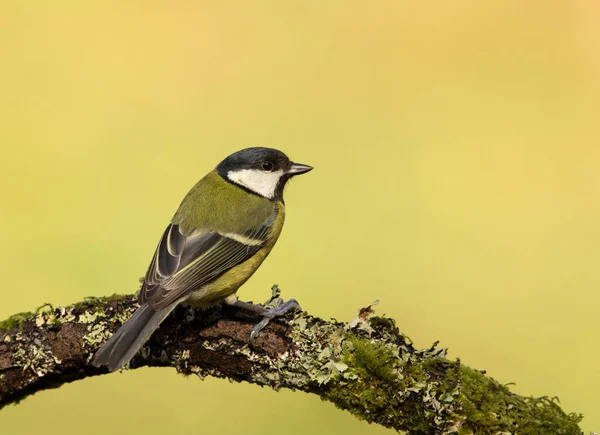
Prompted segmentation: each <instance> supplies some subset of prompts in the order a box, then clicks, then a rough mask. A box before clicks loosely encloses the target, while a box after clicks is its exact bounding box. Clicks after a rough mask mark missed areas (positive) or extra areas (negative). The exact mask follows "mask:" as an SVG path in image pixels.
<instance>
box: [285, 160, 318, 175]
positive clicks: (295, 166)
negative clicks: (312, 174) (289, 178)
mask: <svg viewBox="0 0 600 435" xmlns="http://www.w3.org/2000/svg"><path fill="white" fill-rule="evenodd" d="M312 169H313V167H312V166H308V165H303V164H302V163H292V166H291V167H290V169H288V170H287V174H289V175H299V174H305V173H306V172H308V171H312Z"/></svg>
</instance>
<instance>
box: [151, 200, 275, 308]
mask: <svg viewBox="0 0 600 435" xmlns="http://www.w3.org/2000/svg"><path fill="white" fill-rule="evenodd" d="M275 213H276V211H274V213H273V215H272V216H271V217H270V218H269V219H268V220H267V221H266V222H265V223H264V224H263V225H261V226H260V227H258V228H254V229H252V230H250V231H246V232H245V233H243V234H237V233H220V232H217V231H200V230H192V231H190V232H189V234H183V233H182V232H181V228H180V227H179V225H177V224H174V223H171V224H170V225H169V226H168V227H167V228H166V230H165V232H164V233H163V236H162V238H161V240H160V242H159V244H158V247H157V248H156V252H155V254H154V257H153V259H152V262H151V263H150V266H149V268H148V272H147V273H146V277H145V279H144V282H143V284H142V288H141V289H140V293H139V300H140V303H146V302H149V303H150V304H151V305H152V307H153V308H154V309H160V308H162V307H165V306H168V305H169V304H171V303H172V302H174V301H175V300H177V299H180V298H182V297H184V296H185V294H186V293H189V292H192V291H194V290H196V289H198V288H200V287H201V286H202V285H204V284H207V283H208V282H210V281H211V280H213V279H215V278H217V277H218V276H219V275H221V274H222V273H224V272H226V271H227V270H229V269H230V268H232V267H234V266H236V265H238V264H240V263H242V262H244V261H245V260H247V259H248V258H250V257H251V256H252V255H254V254H255V253H256V252H257V251H258V250H259V249H260V248H262V247H263V246H264V244H265V243H266V240H267V236H268V234H269V231H270V230H271V225H272V223H273V221H274V219H275V216H276V214H275Z"/></svg>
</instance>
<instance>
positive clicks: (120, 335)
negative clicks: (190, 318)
mask: <svg viewBox="0 0 600 435" xmlns="http://www.w3.org/2000/svg"><path fill="white" fill-rule="evenodd" d="M176 305H177V304H171V305H169V306H168V307H165V308H163V309H160V310H154V308H152V307H151V306H150V305H148V304H144V305H142V306H141V307H139V308H138V309H137V310H136V311H135V313H133V314H132V316H131V317H130V318H129V320H127V322H125V323H124V324H123V325H122V326H121V327H120V328H119V330H118V331H117V332H115V333H114V334H113V336H112V337H111V338H110V339H109V340H108V341H107V342H106V343H104V345H103V346H102V347H101V348H100V350H98V352H96V355H95V356H94V360H93V361H92V365H94V366H96V367H100V366H108V369H109V370H110V371H111V372H114V371H115V370H119V369H121V368H123V366H124V365H126V364H127V363H128V362H129V361H131V359H132V358H133V357H134V356H135V354H136V353H138V351H139V350H140V348H141V347H142V346H143V345H144V343H146V341H148V339H149V338H150V336H151V335H152V333H153V332H154V331H155V330H156V329H157V328H158V327H159V325H160V324H161V323H162V321H163V320H164V319H165V317H167V316H168V315H169V313H170V312H171V311H173V309H174V308H175V306H176Z"/></svg>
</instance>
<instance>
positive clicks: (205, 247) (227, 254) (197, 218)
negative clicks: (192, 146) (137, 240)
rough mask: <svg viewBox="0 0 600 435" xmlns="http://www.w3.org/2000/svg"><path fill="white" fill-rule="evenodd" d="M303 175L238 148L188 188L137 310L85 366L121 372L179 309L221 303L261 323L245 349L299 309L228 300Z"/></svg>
mask: <svg viewBox="0 0 600 435" xmlns="http://www.w3.org/2000/svg"><path fill="white" fill-rule="evenodd" d="M311 169H312V167H310V166H308V165H303V164H300V163H294V162H292V161H290V159H289V158H288V157H287V156H286V155H285V154H284V153H282V152H281V151H278V150H276V149H272V148H258V147H257V148H246V149H243V150H241V151H238V152H236V153H233V154H232V155H230V156H229V157H227V158H226V159H225V160H223V161H222V162H221V163H219V165H218V166H217V167H216V168H215V169H214V170H213V171H212V172H210V173H208V174H207V175H206V176H205V177H204V178H202V179H201V180H200V181H199V182H198V183H196V185H195V186H194V187H193V188H192V189H191V190H190V191H189V193H188V194H187V195H186V196H185V198H184V199H183V201H182V202H181V205H180V206H179V208H178V209H177V212H176V213H175V216H173V219H172V220H171V223H170V224H169V225H168V226H167V229H166V230H165V232H164V233H163V235H162V238H161V239H160V242H159V244H158V247H157V248H156V252H155V253H154V257H153V258H152V261H151V263H150V267H149V268H148V272H147V273H146V276H145V278H144V280H143V283H142V287H141V289H140V291H139V293H138V300H139V303H140V307H139V308H138V309H137V310H136V311H135V312H134V313H133V315H132V316H131V318H130V319H129V320H127V322H125V323H124V324H123V325H122V326H121V328H120V329H119V330H118V331H117V332H116V333H115V334H114V335H113V336H112V337H111V338H110V339H109V340H108V341H107V342H106V343H105V344H104V346H102V347H101V348H100V350H99V351H98V352H97V353H96V355H95V356H94V360H93V361H92V364H93V365H94V366H96V367H100V366H108V369H109V370H110V371H115V370H118V369H120V368H122V367H123V366H124V365H126V364H127V363H129V361H130V360H131V359H132V358H133V357H134V356H135V354H136V353H137V352H138V351H139V349H140V348H141V347H142V346H143V345H144V343H145V342H146V341H147V340H148V339H149V338H150V336H151V335H152V333H153V332H154V330H156V328H158V326H159V325H160V324H161V322H162V321H163V320H164V319H165V317H167V315H168V314H169V313H170V312H171V311H173V309H174V308H175V307H176V306H177V305H179V304H181V303H186V304H190V305H193V306H200V307H207V306H211V305H214V304H217V303H220V302H225V303H227V304H230V305H233V306H237V307H240V308H243V309H246V310H250V311H253V312H255V313H258V314H260V315H262V316H263V320H262V321H261V322H260V323H259V324H258V325H256V326H255V327H254V329H253V331H252V334H251V336H250V343H251V344H252V342H253V340H254V338H255V337H256V336H257V335H258V333H259V331H260V330H261V329H262V328H264V326H266V324H267V323H268V322H269V320H270V319H271V318H273V317H275V316H280V315H283V314H285V313H286V312H288V311H289V310H291V309H295V308H299V305H298V303H297V302H296V301H295V300H294V299H290V300H289V301H287V302H284V303H281V304H280V305H279V306H277V307H275V308H271V309H269V308H264V307H261V306H258V305H253V304H251V303H248V302H242V301H240V300H238V298H237V296H236V292H237V290H238V288H239V287H240V286H241V285H242V284H244V283H245V282H246V281H247V280H248V278H250V277H251V276H252V274H253V273H254V272H256V270H257V269H258V267H259V266H260V265H261V264H262V262H263V261H264V260H265V258H266V257H267V255H269V253H270V252H271V249H272V248H273V246H274V245H275V242H276V241H277V239H278V237H279V234H280V233H281V229H282V227H283V222H284V218H285V206H284V202H283V188H284V187H285V185H286V183H287V182H288V181H289V180H290V178H292V177H293V176H295V175H299V174H304V173H306V172H308V171H310V170H311Z"/></svg>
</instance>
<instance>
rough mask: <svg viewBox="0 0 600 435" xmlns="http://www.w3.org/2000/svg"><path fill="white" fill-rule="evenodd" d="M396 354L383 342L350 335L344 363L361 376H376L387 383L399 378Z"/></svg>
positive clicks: (345, 348) (346, 345)
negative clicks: (395, 366) (395, 363)
mask: <svg viewBox="0 0 600 435" xmlns="http://www.w3.org/2000/svg"><path fill="white" fill-rule="evenodd" d="M394 360H395V356H394V354H393V352H392V351H391V350H390V349H388V348H386V347H385V345H383V344H382V343H377V342H374V343H373V342H371V341H370V340H368V339H363V338H358V337H356V336H353V335H349V336H348V338H347V339H346V341H345V346H344V359H343V361H344V363H346V364H347V365H348V367H349V368H350V369H351V371H353V372H354V373H355V374H357V375H359V376H368V377H371V378H372V377H375V378H377V379H380V380H382V381H384V382H387V383H394V382H396V381H397V380H398V374H397V373H396V372H394V370H393V368H394Z"/></svg>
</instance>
